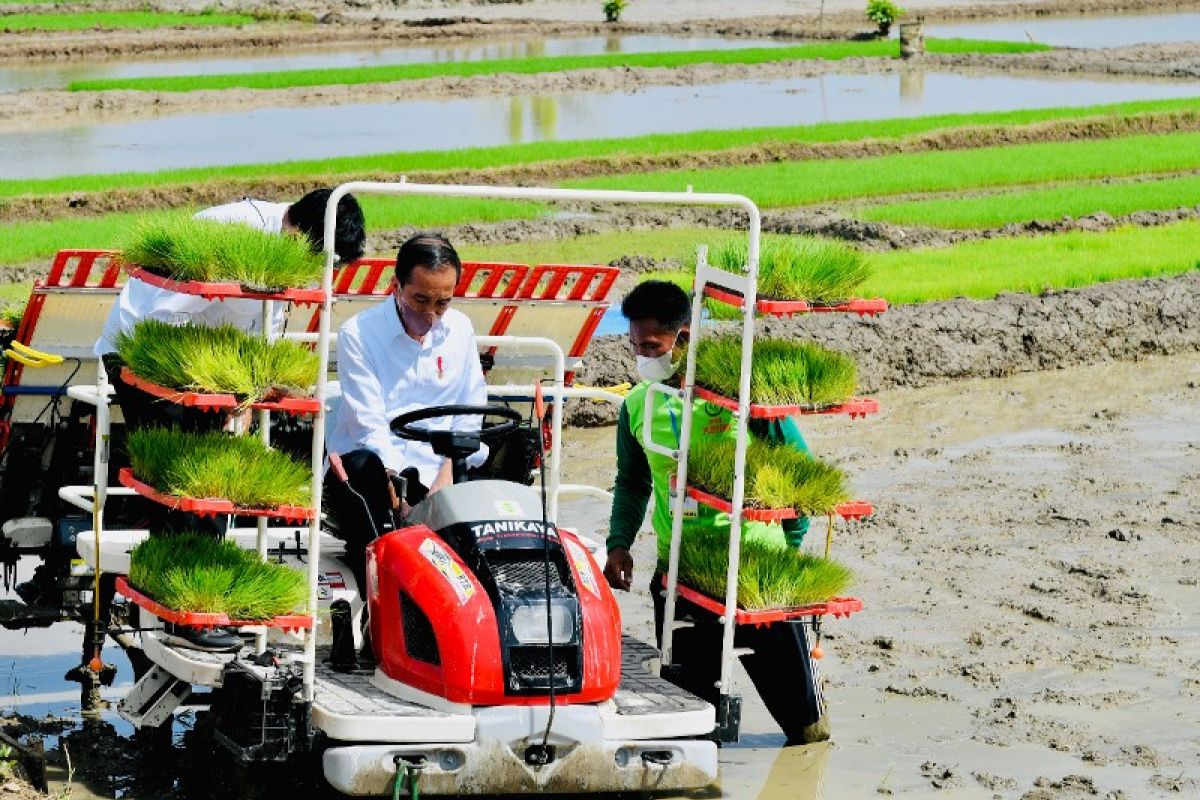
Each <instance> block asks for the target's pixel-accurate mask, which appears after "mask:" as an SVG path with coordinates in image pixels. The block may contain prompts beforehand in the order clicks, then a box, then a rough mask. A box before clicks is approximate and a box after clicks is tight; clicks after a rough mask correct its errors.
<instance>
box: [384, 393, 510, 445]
mask: <svg viewBox="0 0 1200 800" xmlns="http://www.w3.org/2000/svg"><path fill="white" fill-rule="evenodd" d="M434 417H503V418H504V419H505V420H507V421H506V422H501V423H500V424H499V425H493V426H492V427H490V428H483V429H482V430H480V431H479V433H478V434H477V436H478V439H479V441H481V442H490V441H492V440H493V439H498V438H500V437H501V436H506V435H508V433H509V432H511V431H512V429H513V428H515V427H517V423H518V422H520V421H521V419H522V418H521V412H520V411H517V410H516V409H515V408H509V407H508V406H502V405H500V404H498V403H488V404H486V405H482V406H429V407H428V408H418V409H417V410H415V411H406V412H405V413H403V414H401V415H400V416H398V417H396V418H395V419H393V420H392V422H391V428H392V433H394V434H396V435H397V436H399V437H400V438H401V439H409V440H410V441H414V442H426V443H432V442H433V440H434V437H435V435H436V434H442V433H446V431H438V430H431V429H429V428H423V427H418V426H415V425H413V423H414V422H420V421H421V420H423V419H433V418H434ZM470 435H476V434H470ZM476 449H478V448H476Z"/></svg>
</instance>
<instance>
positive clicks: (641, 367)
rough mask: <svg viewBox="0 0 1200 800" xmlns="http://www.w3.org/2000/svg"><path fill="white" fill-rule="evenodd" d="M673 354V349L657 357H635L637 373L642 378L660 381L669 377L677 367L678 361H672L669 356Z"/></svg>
mask: <svg viewBox="0 0 1200 800" xmlns="http://www.w3.org/2000/svg"><path fill="white" fill-rule="evenodd" d="M672 355H674V350H673V349H672V350H668V351H667V352H665V353H663V354H662V355H661V356H659V357H658V358H651V357H650V356H638V357H637V371H638V375H641V376H642V379H643V380H647V381H655V382H661V381H665V380H666V379H667V378H670V377H671V376H672V375H674V374H675V372H676V371H677V370H678V369H679V362H678V361H672V360H671V356H672Z"/></svg>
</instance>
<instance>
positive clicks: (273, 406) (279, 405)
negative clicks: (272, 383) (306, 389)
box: [121, 367, 321, 415]
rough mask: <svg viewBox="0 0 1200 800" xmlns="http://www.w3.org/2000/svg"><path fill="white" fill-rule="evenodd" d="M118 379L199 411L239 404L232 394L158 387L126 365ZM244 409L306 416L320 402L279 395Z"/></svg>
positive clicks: (228, 407)
mask: <svg viewBox="0 0 1200 800" xmlns="http://www.w3.org/2000/svg"><path fill="white" fill-rule="evenodd" d="M121 379H122V380H124V381H125V382H126V383H128V384H129V385H130V386H133V387H135V388H137V389H140V390H141V391H143V392H145V393H146V394H149V395H153V396H154V397H157V398H159V399H160V400H166V401H167V402H169V403H175V404H176V405H181V406H187V407H189V408H198V409H200V410H201V411H232V410H234V409H236V408H238V407H239V406H240V403H239V402H238V399H237V398H236V397H235V396H233V395H231V394H214V393H207V392H188V391H182V390H180V389H172V388H170V387H169V386H161V385H159V384H157V383H151V382H150V381H148V380H146V379H145V378H139V377H138V376H137V375H134V374H133V372H132V371H131V370H130V369H129V367H121ZM246 408H258V409H265V410H267V411H279V412H282V413H285V414H297V415H305V414H315V413H317V412H318V411H320V410H321V403H320V401H319V400H317V399H316V398H315V397H291V396H287V397H281V398H280V399H278V400H263V401H261V402H258V403H250V404H249V405H248V406H246Z"/></svg>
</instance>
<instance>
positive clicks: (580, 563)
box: [563, 539, 600, 597]
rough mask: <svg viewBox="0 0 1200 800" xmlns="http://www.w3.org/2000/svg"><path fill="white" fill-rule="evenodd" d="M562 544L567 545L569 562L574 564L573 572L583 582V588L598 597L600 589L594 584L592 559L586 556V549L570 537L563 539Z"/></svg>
mask: <svg viewBox="0 0 1200 800" xmlns="http://www.w3.org/2000/svg"><path fill="white" fill-rule="evenodd" d="M563 544H565V545H566V546H567V552H568V553H570V555H571V563H573V564H574V565H575V572H576V573H577V574H578V575H579V580H580V581H582V582H583V588H585V589H587V590H588V591H589V592H591V593H592V594H594V595H596V597H599V596H600V589H599V587H597V586H596V575H595V573H593V572H592V559H591V558H590V557H589V556H588V554H587V551H586V550H584V549H583V548H582V547H580V546H579V545H577V544H576V543H575V542H573V541H571V540H570V539H563Z"/></svg>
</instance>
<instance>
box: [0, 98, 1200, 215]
mask: <svg viewBox="0 0 1200 800" xmlns="http://www.w3.org/2000/svg"><path fill="white" fill-rule="evenodd" d="M0 113H2V112H0ZM1194 130H1200V112H1196V111H1190V110H1185V111H1173V112H1163V113H1151V114H1136V115H1130V116H1122V117H1094V118H1084V119H1075V120H1054V121H1050V122H1038V123H1031V124H1027V125H1011V126H1004V125H979V126H967V127H963V128H957V129H952V130H946V131H934V132H931V133H925V134H920V135H916V136H907V137H902V138H897V139H865V140H860V141H850V142H828V143H825V142H813V143H810V142H796V143H777V142H771V143H766V144H762V145H755V146H752V147H739V148H731V149H727V150H715V151H701V152H686V151H679V152H672V153H664V154H656V155H646V156H642V155H639V156H620V155H617V156H609V157H600V158H583V159H573V160H569V161H562V162H543V163H535V164H522V165H514V166H510V167H495V168H490V169H471V170H445V171H430V172H421V171H413V172H409V173H406V175H407V177H408V179H409V180H412V181H416V182H423V181H436V182H446V183H497V184H519V185H536V184H552V183H557V182H560V181H565V180H570V179H574V178H586V177H596V176H601V175H614V174H622V173H634V172H647V171H652V170H670V169H715V168H720V167H731V166H745V165H754V164H771V163H778V162H782V161H806V160H819V159H833V158H846V159H850V158H873V157H876V156H883V155H892V154H899V153H922V152H931V151H940V150H964V149H971V148H977V147H995V146H1003V145H1016V144H1032V143H1036V142H1065V141H1076V140H1080V139H1105V138H1116V137H1119V136H1133V135H1140V134H1155V133H1174V132H1182V131H1194ZM397 177H399V176H398V175H397V174H396V173H392V172H382V171H380V172H355V173H339V174H336V175H325V176H320V177H316V178H295V179H291V178H263V179H256V180H220V179H214V180H209V181H204V182H198V183H188V184H182V185H168V186H162V187H149V188H136V189H117V190H110V191H103V192H71V193H62V194H48V195H35V196H27V197H15V198H6V199H3V200H0V222H19V221H23V220H45V219H55V218H60V217H67V216H84V215H99V214H109V213H113V212H129V211H141V210H145V209H163V208H178V207H183V206H192V205H194V206H205V205H213V204H217V203H224V202H227V201H228V200H229V198H230V197H240V196H245V195H250V196H254V197H289V196H295V197H299V196H301V195H303V194H304V193H305V192H307V191H309V190H311V189H314V188H318V187H320V186H324V185H328V184H330V183H337V182H339V181H344V180H351V179H353V180H396V179H397Z"/></svg>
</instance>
